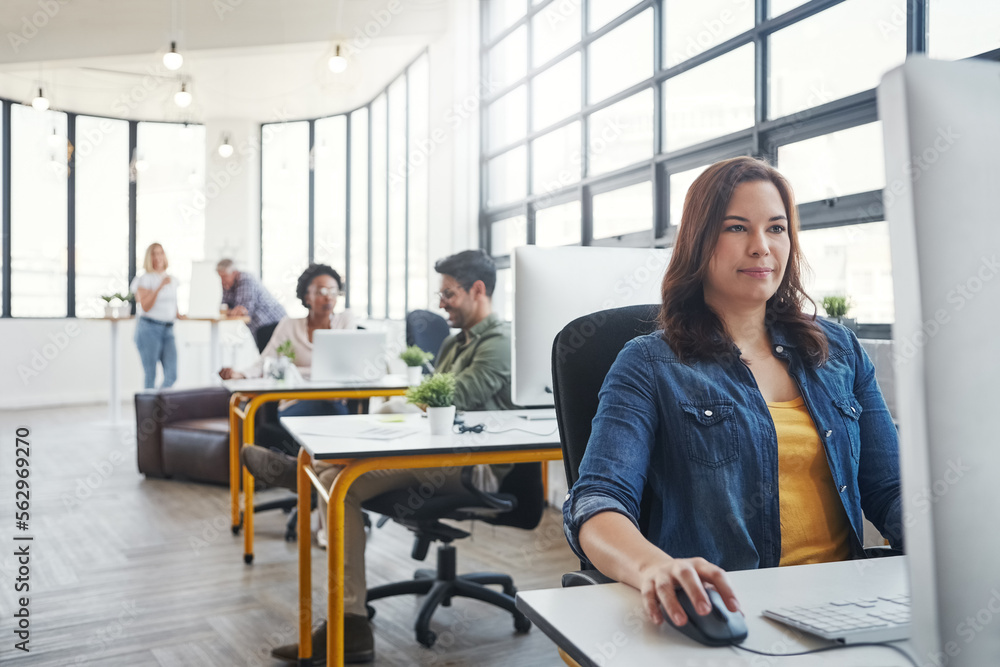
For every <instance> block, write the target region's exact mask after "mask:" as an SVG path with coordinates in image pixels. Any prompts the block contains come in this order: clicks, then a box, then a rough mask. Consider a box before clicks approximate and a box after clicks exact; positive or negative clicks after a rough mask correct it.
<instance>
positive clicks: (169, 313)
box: [129, 273, 177, 322]
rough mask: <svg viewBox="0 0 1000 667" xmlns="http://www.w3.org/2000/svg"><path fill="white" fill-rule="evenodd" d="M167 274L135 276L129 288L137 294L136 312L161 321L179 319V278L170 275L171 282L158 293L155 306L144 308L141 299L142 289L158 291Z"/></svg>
mask: <svg viewBox="0 0 1000 667" xmlns="http://www.w3.org/2000/svg"><path fill="white" fill-rule="evenodd" d="M167 275H168V274H166V273H144V274H142V275H141V276H136V277H135V280H133V281H132V285H131V286H129V289H130V290H131V291H132V293H133V294H135V295H136V298H135V305H136V312H138V313H139V314H140V315H143V316H145V317H149V318H151V319H154V320H159V321H160V322H173V321H174V320H175V319H177V278H174V277H173V276H170V284H168V285H164V286H163V289H161V290H160V293H159V294H157V295H156V301H155V302H154V303H153V307H152V308H150V309H149V310H148V311H144V310H143V309H142V303H141V302H140V300H139V290H140V289H146V290H150V291H151V292H152V291H156V288H157V287H159V286H160V283H161V282H163V279H164V278H165V277H167Z"/></svg>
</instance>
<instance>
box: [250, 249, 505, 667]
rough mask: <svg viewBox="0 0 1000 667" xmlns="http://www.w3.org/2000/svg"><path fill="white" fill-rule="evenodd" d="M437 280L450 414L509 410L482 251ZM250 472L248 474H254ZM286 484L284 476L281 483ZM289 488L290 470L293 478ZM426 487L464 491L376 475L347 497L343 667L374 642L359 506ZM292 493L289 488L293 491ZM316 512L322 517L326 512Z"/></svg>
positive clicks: (427, 476)
mask: <svg viewBox="0 0 1000 667" xmlns="http://www.w3.org/2000/svg"><path fill="white" fill-rule="evenodd" d="M434 270H435V271H437V272H438V273H440V274H441V291H440V292H438V296H439V297H440V306H441V308H443V309H444V310H445V311H446V312H447V313H448V321H449V324H451V326H452V327H454V328H458V329H461V332H459V333H458V334H456V335H454V336H449V337H448V338H447V339H445V341H444V343H442V345H441V350H440V351H439V352H438V355H437V357H436V359H437V368H436V369H435V370H436V371H437V372H440V373H454V374H455V406H456V407H457V408H458V409H459V410H508V409H512V408H514V407H515V406H514V404H513V403H511V400H510V327H509V325H508V324H507V323H506V322H503V321H502V320H500V318H498V317H497V316H496V315H495V314H494V313H493V288H494V287H495V286H496V277H497V273H496V265H495V264H494V263H493V260H492V259H491V258H490V256H489V255H487V254H486V253H485V252H483V251H482V250H466V251H464V252H460V253H457V254H455V255H451V256H450V257H445V258H444V259H441V260H438V262H437V263H436V264H435V265H434ZM512 467H513V465H511V464H506V465H494V466H477V470H476V471H475V475H474V479H475V480H476V485H477V487H479V488H481V489H483V490H485V491H495V490H496V488H497V487H498V486H499V483H500V480H502V479H503V476H504V475H506V474H507V472H509V471H510V469H511V468H512ZM316 468H317V470H322V471H321V472H320V473H319V479H320V482H322V483H323V484H324V486H326V487H327V488H330V487H331V486H332V485H333V480H334V479H335V478H336V476H337V474H338V473H339V472H340V466H332V465H326V464H323V463H322V462H317V464H316ZM251 472H253V470H252V469H251ZM283 477H284V476H283ZM290 479H291V480H292V481H294V479H295V477H294V464H293V466H292V475H291V478H290ZM426 484H431V485H432V487H433V488H435V489H438V490H439V491H440V492H443V493H458V492H461V491H462V490H463V489H464V486H463V485H462V481H461V468H423V469H414V470H376V471H373V472H370V473H367V474H365V475H362V476H361V477H359V478H358V479H357V480H356V481H355V482H354V484H352V485H351V488H350V490H349V491H348V492H347V498H346V499H345V508H344V662H347V663H357V662H369V661H371V660H374V659H375V649H374V638H373V637H372V631H371V626H370V625H369V623H368V616H367V612H366V610H365V597H366V593H367V584H366V582H365V529H364V517H363V513H362V510H361V504H362V503H363V502H364V501H366V500H368V499H369V498H374V497H375V496H378V495H381V494H383V493H386V492H388V491H394V490H397V489H401V488H402V489H405V488H408V487H416V486H421V485H426ZM290 488H294V486H291V487H290ZM320 511H321V512H323V513H324V514H325V512H326V508H325V504H321V507H320ZM325 646H326V621H323V622H322V623H320V624H319V627H318V628H317V629H316V630H314V631H313V664H314V665H323V664H326V654H325V649H324V647H325ZM271 655H273V656H274V657H276V658H279V659H281V660H286V661H289V662H296V661H297V660H298V645H297V644H288V645H286V646H279V647H278V648H276V649H274V650H273V651H272V652H271Z"/></svg>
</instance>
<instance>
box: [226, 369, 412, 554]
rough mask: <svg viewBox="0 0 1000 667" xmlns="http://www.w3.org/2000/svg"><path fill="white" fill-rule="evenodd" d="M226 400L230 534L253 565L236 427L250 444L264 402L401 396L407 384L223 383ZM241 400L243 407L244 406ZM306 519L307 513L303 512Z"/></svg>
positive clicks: (248, 500)
mask: <svg viewBox="0 0 1000 667" xmlns="http://www.w3.org/2000/svg"><path fill="white" fill-rule="evenodd" d="M222 384H223V386H224V387H225V388H226V389H228V390H229V391H230V392H232V395H231V396H230V397H229V495H230V499H231V503H232V529H233V535H238V534H239V532H240V528H241V527H243V528H244V531H243V562H245V563H247V564H249V563H252V562H253V476H252V475H251V474H250V472H249V471H248V470H246V469H244V470H243V504H242V508H241V506H240V437H239V433H240V424H242V426H243V444H247V445H253V444H254V443H255V441H254V418H255V417H256V415H257V411H258V410H259V409H260V407H261V406H262V405H264V404H265V403H274V402H277V401H286V400H288V401H290V400H306V401H310V400H312V401H318V400H340V399H351V398H355V399H367V398H374V397H376V396H381V397H389V396H403V395H404V394H406V387H407V382H406V378H405V377H404V376H402V375H387V376H385V377H383V378H381V379H379V380H370V381H362V382H333V381H328V382H309V381H304V382H279V381H277V380H271V379H267V380H264V379H259V378H258V379H245V380H226V381H225V382H223V383H222ZM244 401H246V404H245V405H244V404H243V403H244ZM306 516H307V517H308V516H309V512H308V511H307V512H306Z"/></svg>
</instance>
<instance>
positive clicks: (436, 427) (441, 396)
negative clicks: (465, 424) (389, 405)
mask: <svg viewBox="0 0 1000 667" xmlns="http://www.w3.org/2000/svg"><path fill="white" fill-rule="evenodd" d="M406 400H407V401H408V402H410V403H414V404H416V405H421V406H426V408H427V417H428V418H429V419H430V422H431V435H448V434H449V433H451V427H452V425H453V424H454V423H455V375H454V373H434V374H433V375H428V376H427V377H425V378H424V380H423V382H421V383H420V384H418V385H417V386H415V387H410V388H409V389H407V390H406Z"/></svg>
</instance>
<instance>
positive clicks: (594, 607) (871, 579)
mask: <svg viewBox="0 0 1000 667" xmlns="http://www.w3.org/2000/svg"><path fill="white" fill-rule="evenodd" d="M729 577H730V581H731V582H732V585H733V587H734V588H735V589H736V595H737V596H738V598H739V600H740V605H741V606H742V608H743V611H744V613H745V614H746V619H747V630H748V634H747V639H746V641H744V642H743V646H745V647H747V648H752V649H756V650H759V651H767V652H769V653H795V652H798V651H804V650H808V649H812V648H819V647H821V646H828V645H829V644H830V643H829V642H826V641H824V640H821V639H817V638H814V637H811V636H809V635H806V634H803V633H799V632H797V631H796V630H793V629H791V628H787V627H786V626H783V625H781V624H779V623H776V622H774V621H771V620H769V619H766V618H764V617H763V616H761V615H760V614H761V611H763V610H764V609H767V608H771V607H787V606H791V605H799V604H812V603H821V602H824V601H830V600H839V599H850V598H857V597H866V596H871V595H884V594H894V593H901V592H905V591H906V590H908V586H907V581H906V558H905V557H902V556H901V557H896V558H876V559H871V560H865V561H846V562H840V563H823V564H820V565H799V566H791V567H781V568H769V569H763V570H747V571H743V572H731V573H729ZM517 606H518V608H519V609H520V610H521V611H522V612H524V613H525V615H527V616H528V618H530V619H531V620H532V621H533V622H534V623H535V624H536V625H537V626H538V627H539V628H540V629H541V630H542V631H543V632H544V633H545V634H546V635H548V637H549V638H550V639H552V641H554V642H555V643H556V644H557V645H559V646H560V647H561V648H562V649H563V650H564V651H566V652H567V653H568V654H569V655H570V656H571V657H573V658H574V659H575V660H576V661H577V662H579V663H580V664H581V665H584V666H594V665H600V666H601V667H613V666H617V665H620V666H621V667H642V666H644V665H663V666H670V665H678V666H683V667H710V666H712V667H736V666H742V665H754V666H764V665H774V666H775V667H782V666H784V665H794V666H795V667H800V666H803V667H807V666H813V665H815V666H819V665H823V666H829V667H833V666H835V665H836V666H837V667H840V666H851V665H856V666H858V667H861V666H865V667H890V666H896V665H909V664H910V663H909V662H907V661H906V659H905V658H904V657H903V656H901V655H899V654H898V653H896V652H895V651H893V650H891V649H888V648H878V647H860V648H845V649H838V650H836V651H826V652H824V653H817V654H815V655H810V656H799V657H794V658H791V657H786V658H770V657H763V656H757V655H754V654H751V653H747V652H745V651H740V650H738V649H735V648H732V647H724V648H709V647H706V646H702V645H701V644H698V643H697V642H695V641H694V640H692V639H689V638H687V637H686V636H684V635H682V634H681V633H680V632H678V631H677V630H675V629H673V628H672V627H670V626H669V625H668V624H667V623H665V622H664V623H663V624H662V625H660V626H655V625H653V624H652V623H651V622H650V621H648V620H647V619H646V617H645V615H644V613H643V611H642V606H641V604H640V597H639V592H638V591H637V590H635V589H633V588H631V587H629V586H626V585H625V584H606V585H601V586H577V587H573V588H555V589H547V590H536V591H525V592H521V593H518V594H517ZM908 644H909V643H908V642H897V645H899V646H901V647H904V648H908Z"/></svg>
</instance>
